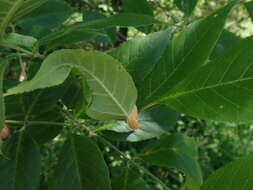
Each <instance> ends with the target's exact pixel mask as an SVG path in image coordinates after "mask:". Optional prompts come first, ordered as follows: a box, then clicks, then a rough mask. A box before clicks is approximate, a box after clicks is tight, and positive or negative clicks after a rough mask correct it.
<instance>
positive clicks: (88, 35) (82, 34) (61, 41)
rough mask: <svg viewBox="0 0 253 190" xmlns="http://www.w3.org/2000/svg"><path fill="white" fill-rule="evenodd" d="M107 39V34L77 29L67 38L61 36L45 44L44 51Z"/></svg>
mask: <svg viewBox="0 0 253 190" xmlns="http://www.w3.org/2000/svg"><path fill="white" fill-rule="evenodd" d="M100 37H102V38H108V36H107V34H104V33H102V32H99V31H97V30H84V29H77V30H75V31H73V32H71V33H69V34H68V36H62V37H60V36H59V38H57V39H54V40H50V41H48V42H46V44H45V47H46V49H48V50H49V49H53V48H56V47H60V46H68V45H72V44H74V43H80V42H86V41H89V40H94V39H97V38H100Z"/></svg>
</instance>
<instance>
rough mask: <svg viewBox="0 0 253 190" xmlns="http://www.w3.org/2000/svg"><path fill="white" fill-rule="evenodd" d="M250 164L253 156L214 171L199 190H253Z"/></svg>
mask: <svg viewBox="0 0 253 190" xmlns="http://www.w3.org/2000/svg"><path fill="white" fill-rule="evenodd" d="M252 162H253V156H248V157H245V158H241V159H239V160H236V161H233V162H231V163H229V164H228V165H226V166H225V167H224V168H221V169H219V170H217V171H215V172H214V173H213V174H212V175H211V176H210V177H209V178H208V179H207V181H205V182H204V184H203V185H202V186H201V190H213V189H227V190H238V189H241V190H251V189H253V175H252Z"/></svg>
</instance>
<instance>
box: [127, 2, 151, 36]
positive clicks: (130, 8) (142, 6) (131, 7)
mask: <svg viewBox="0 0 253 190" xmlns="http://www.w3.org/2000/svg"><path fill="white" fill-rule="evenodd" d="M123 11H124V12H125V13H136V14H143V15H148V16H151V17H154V14H153V10H152V8H151V6H150V5H149V3H148V2H147V0H138V3H136V1H135V0H123ZM137 29H139V30H140V31H142V32H145V33H147V32H149V31H150V30H151V29H152V26H146V27H137Z"/></svg>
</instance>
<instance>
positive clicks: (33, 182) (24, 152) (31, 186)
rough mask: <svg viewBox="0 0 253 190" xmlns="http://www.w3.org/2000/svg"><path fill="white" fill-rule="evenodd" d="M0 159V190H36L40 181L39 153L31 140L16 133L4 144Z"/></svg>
mask: <svg viewBox="0 0 253 190" xmlns="http://www.w3.org/2000/svg"><path fill="white" fill-rule="evenodd" d="M4 155H6V156H7V158H3V157H0V168H1V170H0V179H1V183H0V189H8V190H19V189H25V190H37V189H38V188H39V181H40V151H39V148H38V146H37V145H36V144H35V143H34V141H33V140H31V139H30V138H28V137H26V136H24V134H23V133H22V132H21V133H18V134H16V135H15V136H14V137H12V138H11V139H10V141H7V142H5V143H4Z"/></svg>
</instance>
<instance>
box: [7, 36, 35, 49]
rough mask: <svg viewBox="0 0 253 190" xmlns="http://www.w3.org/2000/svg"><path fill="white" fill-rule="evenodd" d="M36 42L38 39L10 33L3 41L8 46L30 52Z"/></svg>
mask: <svg viewBox="0 0 253 190" xmlns="http://www.w3.org/2000/svg"><path fill="white" fill-rule="evenodd" d="M36 41H37V39H35V38H33V37H31V36H25V35H21V34H18V33H9V34H7V35H6V36H5V38H4V40H3V42H4V43H6V44H8V45H12V46H17V47H20V48H23V49H26V50H30V51H32V49H33V46H34V44H35V43H36Z"/></svg>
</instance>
